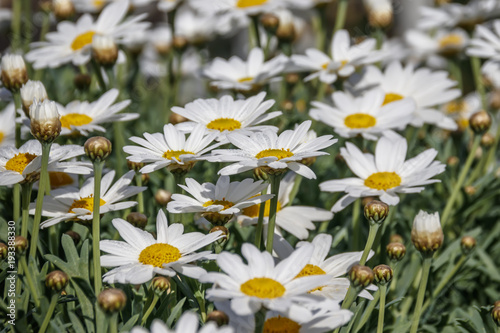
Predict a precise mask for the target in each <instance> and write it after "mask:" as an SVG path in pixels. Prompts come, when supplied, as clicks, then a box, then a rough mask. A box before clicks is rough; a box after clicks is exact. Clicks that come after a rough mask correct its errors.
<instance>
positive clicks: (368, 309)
mask: <svg viewBox="0 0 500 333" xmlns="http://www.w3.org/2000/svg"><path fill="white" fill-rule="evenodd" d="M379 297H380V290H377V291H376V292H375V294H374V295H373V300H372V301H371V302H370V303H369V304H368V306H367V307H366V310H365V312H364V313H363V316H362V317H361V320H360V322H359V323H358V325H356V328H355V329H354V333H357V332H359V331H360V330H361V328H362V327H363V326H364V325H365V324H366V322H367V321H368V319H369V318H370V316H371V314H372V312H373V309H375V305H377V303H378V300H379Z"/></svg>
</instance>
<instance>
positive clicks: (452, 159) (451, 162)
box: [446, 156, 460, 167]
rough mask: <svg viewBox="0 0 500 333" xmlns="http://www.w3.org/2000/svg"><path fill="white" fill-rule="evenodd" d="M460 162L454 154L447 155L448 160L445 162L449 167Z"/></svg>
mask: <svg viewBox="0 0 500 333" xmlns="http://www.w3.org/2000/svg"><path fill="white" fill-rule="evenodd" d="M459 162H460V159H459V158H458V157H456V156H450V157H448V160H447V161H446V164H448V165H449V166H451V167H454V166H456V165H457V164H458V163H459Z"/></svg>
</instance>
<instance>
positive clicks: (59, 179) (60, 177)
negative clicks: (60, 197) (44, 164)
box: [49, 171, 73, 188]
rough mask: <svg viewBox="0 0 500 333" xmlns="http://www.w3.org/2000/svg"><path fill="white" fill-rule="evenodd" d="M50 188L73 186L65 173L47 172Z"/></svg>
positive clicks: (69, 177)
mask: <svg viewBox="0 0 500 333" xmlns="http://www.w3.org/2000/svg"><path fill="white" fill-rule="evenodd" d="M49 179H50V187H51V188H58V187H61V186H67V185H71V184H73V178H71V176H70V175H68V174H67V173H66V172H60V171H50V172H49Z"/></svg>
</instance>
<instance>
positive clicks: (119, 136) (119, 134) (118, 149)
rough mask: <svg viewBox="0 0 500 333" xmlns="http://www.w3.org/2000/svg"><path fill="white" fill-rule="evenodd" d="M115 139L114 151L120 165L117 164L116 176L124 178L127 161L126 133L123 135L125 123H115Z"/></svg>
mask: <svg viewBox="0 0 500 333" xmlns="http://www.w3.org/2000/svg"><path fill="white" fill-rule="evenodd" d="M113 137H114V140H113V141H114V142H113V143H114V146H113V151H114V152H115V158H116V161H117V162H118V163H115V170H116V175H117V176H118V177H121V176H123V165H125V163H126V160H125V157H124V156H123V146H124V145H125V141H124V133H123V123H122V122H119V121H115V122H114V123H113Z"/></svg>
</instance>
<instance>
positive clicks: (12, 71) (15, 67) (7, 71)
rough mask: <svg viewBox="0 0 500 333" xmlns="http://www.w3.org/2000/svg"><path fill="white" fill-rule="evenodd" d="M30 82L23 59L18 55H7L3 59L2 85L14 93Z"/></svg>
mask: <svg viewBox="0 0 500 333" xmlns="http://www.w3.org/2000/svg"><path fill="white" fill-rule="evenodd" d="M26 82H28V72H27V71H26V64H25V63H24V60H23V57H22V56H20V55H17V54H6V55H4V56H3V57H2V83H3V85H4V86H5V88H7V89H9V90H10V91H12V92H15V91H19V89H20V88H21V87H22V86H23V84H25V83H26Z"/></svg>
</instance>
